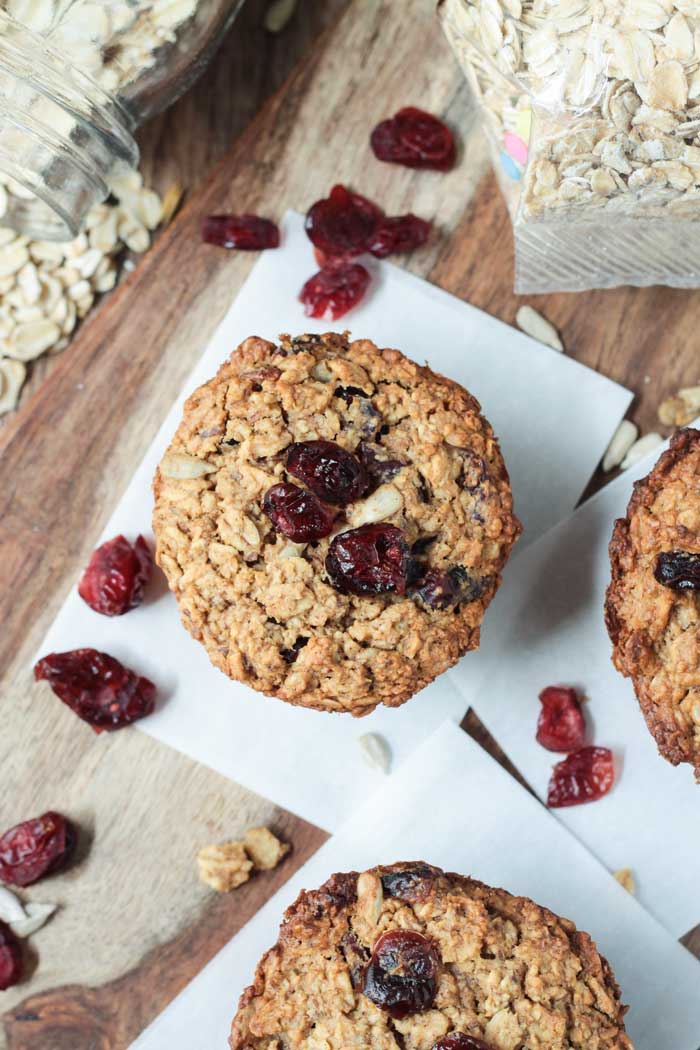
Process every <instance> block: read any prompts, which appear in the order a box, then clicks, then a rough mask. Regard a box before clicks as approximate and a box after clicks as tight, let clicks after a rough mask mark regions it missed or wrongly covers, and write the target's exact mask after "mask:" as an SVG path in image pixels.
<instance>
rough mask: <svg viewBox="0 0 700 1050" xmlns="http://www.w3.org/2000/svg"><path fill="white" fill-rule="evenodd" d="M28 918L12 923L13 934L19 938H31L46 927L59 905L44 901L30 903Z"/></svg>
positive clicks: (27, 906)
mask: <svg viewBox="0 0 700 1050" xmlns="http://www.w3.org/2000/svg"><path fill="white" fill-rule="evenodd" d="M25 907H26V912H27V915H26V918H21V919H16V920H14V921H13V922H11V923H10V927H11V929H12V932H13V933H16V934H17V936H18V937H29V936H30V935H31V934H32V933H36V931H37V930H40V929H41V927H42V926H44V925H45V924H46V923H47V922H48V921H49V919H50V918H51V916H52V915H53V914H54V912H55V911H56V909H57V908H58V905H57V904H49V903H48V902H46V903H44V902H42V901H28V902H27V904H26V906H25Z"/></svg>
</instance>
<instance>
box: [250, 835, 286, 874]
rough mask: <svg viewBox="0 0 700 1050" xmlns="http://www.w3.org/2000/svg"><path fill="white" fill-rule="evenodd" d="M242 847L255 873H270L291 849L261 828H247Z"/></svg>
mask: <svg viewBox="0 0 700 1050" xmlns="http://www.w3.org/2000/svg"><path fill="white" fill-rule="evenodd" d="M243 845H244V846H245V850H246V853H247V854H248V856H249V857H250V859H251V860H252V862H253V867H254V868H255V870H256V871H272V869H273V868H276V867H277V865H278V864H279V862H280V861H281V860H282V858H283V857H286V856H287V854H288V853H289V851H290V849H291V846H289V844H288V843H286V842H282V841H281V840H280V839H278V838H277V836H276V835H273V834H272V832H271V831H270V829H269V828H263V827H261V828H248V830H247V831H246V833H245V835H244V836H243Z"/></svg>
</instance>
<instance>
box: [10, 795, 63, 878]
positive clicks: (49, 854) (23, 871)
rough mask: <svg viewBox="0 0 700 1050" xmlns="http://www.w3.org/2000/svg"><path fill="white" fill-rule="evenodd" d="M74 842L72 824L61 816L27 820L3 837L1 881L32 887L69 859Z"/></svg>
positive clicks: (42, 816)
mask: <svg viewBox="0 0 700 1050" xmlns="http://www.w3.org/2000/svg"><path fill="white" fill-rule="evenodd" d="M75 842H76V836H75V831H74V829H73V825H72V824H71V823H70V822H69V821H67V820H66V818H65V817H63V816H61V814H60V813H54V812H51V811H50V812H48V813H43V814H42V815H41V816H40V817H35V818H34V819H33V820H25V821H24V822H23V823H22V824H17V825H16V826H15V827H14V828H10V830H9V831H6V832H5V834H4V835H3V836H2V837H0V879H2V881H3V882H7V883H9V885H10V886H31V885H32V883H33V882H37V881H38V880H39V879H41V878H43V877H44V875H48V874H49V873H50V872H52V871H55V870H56V868H59V867H61V866H62V865H63V864H64V863H65V862H66V861H67V860H69V859H70V856H71V854H72V852H73V850H74V848H75Z"/></svg>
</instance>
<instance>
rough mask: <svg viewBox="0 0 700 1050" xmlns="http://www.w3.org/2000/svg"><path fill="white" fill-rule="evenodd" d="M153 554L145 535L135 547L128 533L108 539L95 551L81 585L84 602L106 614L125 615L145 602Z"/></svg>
mask: <svg viewBox="0 0 700 1050" xmlns="http://www.w3.org/2000/svg"><path fill="white" fill-rule="evenodd" d="M152 571H153V555H152V554H151V549H150V547H149V546H148V544H147V543H146V541H145V539H144V538H143V536H139V537H138V539H137V540H136V543H134V545H133V546H132V545H131V544H130V543H129V541H128V540H127V539H126V537H124V536H115V537H114V539H113V540H107V542H106V543H103V544H102V545H101V546H100V547H98V548H97V550H96V551H94V552H93V555H92V557H91V558H90V562H89V564H88V567H87V569H86V570H85V572H84V573H83V577H82V579H81V581H80V583H79V584H78V594H79V595H80V597H81V598H82V599H83V601H84V602H87V604H88V605H89V606H90V608H91V609H94V610H95V612H98V613H101V614H102V615H103V616H122V615H123V614H124V613H126V612H128V611H129V609H135V608H136V606H137V605H140V604H141V602H142V601H143V590H144V587H145V586H146V584H147V583H148V581H149V580H150V578H151V573H152Z"/></svg>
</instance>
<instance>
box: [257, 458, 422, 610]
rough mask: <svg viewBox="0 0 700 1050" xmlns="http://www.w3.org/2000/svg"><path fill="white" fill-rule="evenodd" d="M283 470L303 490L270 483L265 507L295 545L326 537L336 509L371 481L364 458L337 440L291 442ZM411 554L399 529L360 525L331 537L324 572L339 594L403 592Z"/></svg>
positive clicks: (293, 486) (289, 484) (390, 526)
mask: <svg viewBox="0 0 700 1050" xmlns="http://www.w3.org/2000/svg"><path fill="white" fill-rule="evenodd" d="M286 469H287V472H288V473H289V474H291V475H292V476H293V477H295V478H297V479H298V480H299V481H301V482H302V483H303V484H304V485H305V486H306V488H303V489H302V488H300V487H299V486H298V485H293V484H291V483H289V482H282V483H280V484H278V485H273V486H272V488H270V489H268V490H267V492H266V493H265V497H264V500H263V509H264V511H265V513H266V514H267V516H268V517H269V518H270V520H271V521H272V523H273V525H274V526H275V528H276V529H277V530H278V531H279V532H281V533H282V535H283V536H287V537H288V539H290V540H293V541H294V542H295V543H308V542H310V541H313V540H320V539H323V538H324V537H325V536H329V535H330V533H331V532H332V530H333V523H334V521H335V519H336V517H337V515H338V513H339V512H340V511H339V508H342V507H347V506H348V504H350V503H353V502H354V501H355V500H357V499H360V498H361V497H362V496H364V495H365V493H366V492H367V490H368V488H369V486H370V484H371V483H372V480H373V479H372V477H371V475H370V472H369V471H368V470H367V469H366V467H365V464H364V462H363V460H362V459H359V458H358V457H357V456H353V455H352V453H350V452H348V451H347V450H346V449H344V448H342V447H341V446H340V445H338V444H336V442H335V441H299V442H295V443H294V444H293V445H290V446H289V449H288V450H287V458H286ZM329 504H330V506H329ZM409 553H410V552H409V548H408V544H407V543H406V540H405V539H404V535H403V533H402V531H401V529H398V528H396V526H394V525H363V526H361V527H360V528H358V529H350V530H348V531H347V532H342V533H340V535H338V536H336V537H335V539H334V540H333V541H332V542H331V544H330V547H329V550H328V556H327V558H326V571H327V572H328V576H329V578H330V581H331V583H332V584H333V586H334V587H335V588H336V590H339V591H341V592H342V593H343V594H386V593H388V592H391V591H394V592H396V593H397V594H403V593H404V591H405V590H406V581H407V579H408V565H409Z"/></svg>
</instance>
